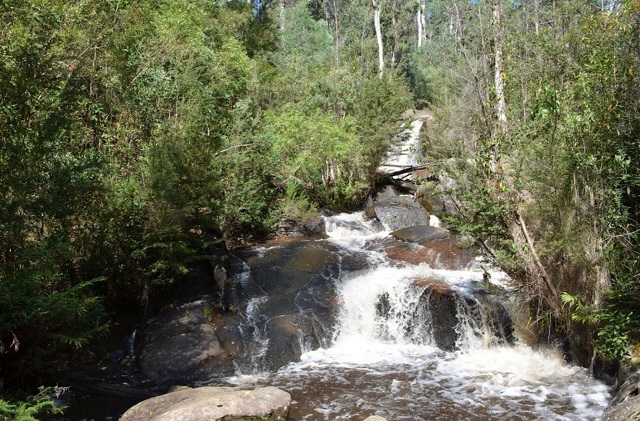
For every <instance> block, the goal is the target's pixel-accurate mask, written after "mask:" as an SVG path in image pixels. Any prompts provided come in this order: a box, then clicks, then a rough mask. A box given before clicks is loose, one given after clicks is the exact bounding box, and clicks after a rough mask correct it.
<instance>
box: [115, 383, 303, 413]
mask: <svg viewBox="0 0 640 421" xmlns="http://www.w3.org/2000/svg"><path fill="white" fill-rule="evenodd" d="M290 404H291V395H289V393H287V392H285V391H284V390H281V389H278V388H276V387H271V386H269V387H263V388H259V389H254V390H243V389H240V388H237V387H213V386H206V387H200V388H197V389H191V388H182V389H179V390H177V391H175V392H171V393H167V394H166V395H161V396H156V397H155V398H151V399H147V400H146V401H142V402H140V403H139V404H137V405H135V406H133V407H131V408H130V409H129V410H128V411H127V412H125V413H124V415H122V417H121V418H120V421H143V420H145V421H149V420H153V421H202V420H210V421H214V420H224V421H262V420H264V421H285V420H286V419H287V415H288V413H289V406H290Z"/></svg>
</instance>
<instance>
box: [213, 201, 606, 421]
mask: <svg viewBox="0 0 640 421" xmlns="http://www.w3.org/2000/svg"><path fill="white" fill-rule="evenodd" d="M325 225H326V229H327V234H328V236H329V239H328V240H318V243H317V244H316V245H314V247H316V246H317V247H321V248H323V250H330V251H331V253H333V255H335V256H337V258H336V261H337V262H338V266H339V267H340V270H337V271H333V272H331V271H329V272H328V273H327V274H325V276H324V278H323V279H324V281H323V282H325V284H323V285H325V286H326V285H330V286H331V287H330V288H329V289H331V288H333V292H332V294H335V297H334V298H332V299H330V300H328V301H331V300H333V301H335V302H336V303H337V307H338V308H337V310H336V314H335V317H333V318H328V319H326V320H325V319H322V317H320V316H322V314H321V313H322V312H323V311H325V310H326V307H322V306H319V307H317V308H309V309H306V310H305V309H302V312H301V313H300V314H303V315H304V318H300V317H298V318H297V319H294V320H296V323H295V325H296V326H302V328H301V329H300V333H299V335H298V337H297V339H294V340H293V341H297V344H296V346H297V347H299V349H300V357H299V361H293V362H291V363H289V364H286V365H284V366H282V367H280V368H279V369H278V370H268V369H264V368H263V369H261V368H260V367H258V366H257V365H256V360H255V359H254V362H253V364H248V365H245V366H244V367H242V366H241V368H240V369H239V371H238V373H237V375H236V376H233V377H231V378H226V379H224V381H223V382H224V383H232V384H244V385H247V384H248V385H264V384H270V385H275V386H279V387H281V388H283V389H285V390H288V391H289V392H290V393H291V394H292V396H293V399H294V401H293V403H292V408H291V412H290V416H291V418H292V419H296V420H310V421H313V420H352V419H364V418H366V416H368V415H373V414H377V415H380V416H383V417H386V418H387V419H390V420H430V419H433V420H436V419H438V420H441V419H450V420H462V419H465V420H486V419H507V418H508V419H522V420H548V419H558V420H596V419H599V417H600V415H601V413H602V411H603V410H604V408H605V406H606V404H607V402H608V398H609V390H608V387H607V386H606V385H604V384H602V383H600V382H599V381H597V380H594V379H593V378H591V377H589V376H588V374H587V372H586V370H585V369H584V368H581V367H577V366H571V365H569V364H567V363H566V362H565V361H564V360H563V358H562V355H561V354H560V353H559V352H558V351H557V350H554V349H544V348H538V349H533V348H531V347H529V346H527V345H524V344H520V343H519V342H518V340H517V338H514V335H513V329H512V326H511V319H510V317H509V312H508V305H509V302H508V300H501V299H500V298H499V297H496V296H495V295H492V294H489V293H487V292H486V290H484V289H483V288H482V285H481V284H482V282H483V270H484V268H483V269H482V270H481V269H480V266H479V264H478V265H476V267H473V265H472V267H465V268H451V269H442V268H440V269H433V268H431V267H429V266H428V265H427V264H425V263H421V264H411V263H406V262H401V261H397V260H391V259H389V258H388V256H387V255H386V254H385V252H384V247H381V246H380V243H381V242H382V243H384V241H386V239H388V238H389V237H388V232H386V231H385V229H384V227H383V226H381V225H380V224H379V223H375V222H373V221H371V220H368V219H367V218H366V217H364V215H363V214H362V213H357V214H349V215H347V214H342V215H336V216H333V217H328V218H327V219H326V224H325ZM354 256H359V258H360V260H364V261H365V263H362V264H359V265H355V267H353V265H352V266H351V267H350V268H348V269H347V268H345V267H343V266H345V265H344V262H345V261H346V260H347V259H352V260H353V258H354ZM489 273H490V277H491V281H492V282H493V283H496V284H500V285H501V286H507V284H508V277H507V275H506V274H504V273H502V272H500V271H499V270H489ZM244 276H246V274H245V275H244ZM313 291H315V293H317V292H318V291H319V290H313ZM307 295H309V294H308V291H307ZM311 295H313V294H311ZM307 298H308V296H307ZM264 300H266V298H258V299H256V300H255V301H253V302H250V306H249V307H250V308H249V309H247V311H246V316H245V322H244V325H243V326H244V327H243V329H246V331H247V334H248V335H253V336H254V337H255V338H256V340H258V341H260V342H261V343H262V344H263V346H262V348H260V349H263V350H265V349H266V348H267V346H266V345H265V344H266V343H268V341H269V339H267V337H266V335H265V332H266V331H267V330H268V329H266V328H265V326H267V325H268V323H269V321H268V317H267V316H264V315H261V314H260V313H259V311H260V308H261V306H262V305H263V304H264V302H265V301H264ZM296 302H297V304H296V305H297V306H298V307H300V306H304V302H305V301H304V300H297V301H296ZM298 310H301V309H298ZM314 312H315V313H314ZM278 317H280V316H278ZM303 319H304V320H307V319H311V320H314V323H315V324H308V323H303V322H301V320H303ZM310 325H313V326H315V327H314V328H313V329H311V330H312V331H313V332H310V331H309V329H306V328H304V326H310ZM319 325H322V326H321V328H318V326H319ZM319 332H320V333H319ZM308 335H315V336H314V338H313V339H312V340H310V339H309V338H308V337H307V336H308ZM318 335H320V336H322V335H324V336H323V337H317V336H318ZM254 357H255V355H254ZM264 358H265V355H264V353H262V354H260V355H259V356H258V360H259V359H264ZM248 367H251V368H250V369H249V368H248ZM205 383H207V384H218V383H220V380H219V379H216V380H211V381H210V382H205Z"/></svg>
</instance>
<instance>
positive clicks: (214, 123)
mask: <svg viewBox="0 0 640 421" xmlns="http://www.w3.org/2000/svg"><path fill="white" fill-rule="evenodd" d="M264 6H265V7H263V8H262V9H261V10H260V11H259V13H256V11H254V10H253V9H252V5H251V4H248V3H247V2H240V1H238V2H227V1H204V0H196V1H182V0H171V1H168V0H167V1H122V0H98V1H82V0H79V1H63V0H37V1H23V0H9V1H5V2H2V4H1V5H0V22H2V23H1V24H0V85H2V87H3V88H2V91H0V140H1V143H0V184H1V185H2V187H3V194H2V198H1V199H0V309H1V313H0V387H2V388H3V389H2V395H3V396H11V397H19V396H20V393H19V392H20V391H23V392H29V391H31V392H33V387H34V386H37V385H39V384H50V383H51V382H53V381H55V378H56V376H57V374H58V373H60V372H63V371H64V370H65V369H66V367H67V364H68V361H70V360H71V359H72V358H73V355H74V353H76V352H78V351H79V350H80V349H81V348H82V347H83V346H85V345H86V344H87V343H89V341H90V340H91V339H93V338H96V337H98V336H100V335H101V334H104V333H105V331H106V330H107V328H108V317H107V315H108V314H110V313H111V312H114V311H129V312H130V311H132V310H133V311H136V309H137V310H138V311H140V313H144V312H146V310H147V308H148V306H150V305H153V304H154V302H156V297H158V296H159V295H161V294H166V293H167V291H170V287H171V284H172V282H173V281H174V280H175V279H176V277H178V276H180V275H181V274H183V273H185V272H186V270H187V265H188V264H189V260H190V259H193V258H197V256H198V255H200V254H202V253H203V252H204V251H205V250H206V248H207V247H208V246H211V245H217V246H219V247H222V246H224V245H226V246H231V247H235V246H238V245H241V244H243V243H245V242H246V241H248V240H254V239H258V238H260V237H261V236H264V235H265V234H267V233H269V232H271V231H272V230H273V229H274V227H275V226H276V225H277V224H278V222H279V221H280V220H281V219H283V218H288V217H302V216H304V215H306V214H309V213H311V212H313V211H314V210H316V209H319V208H321V207H326V206H331V207H334V208H353V207H356V206H359V205H360V204H361V203H362V201H363V200H364V198H365V197H366V195H367V194H368V192H369V191H370V189H371V187H372V186H373V175H374V174H373V173H374V170H375V167H376V165H377V163H378V162H379V160H380V157H381V154H382V153H384V151H385V150H386V146H387V144H388V142H389V141H390V138H391V135H392V134H394V133H395V132H396V131H397V130H398V127H399V124H400V121H399V116H400V115H401V113H402V111H403V110H404V109H406V108H408V107H410V106H411V95H410V93H409V89H408V86H407V85H406V84H405V82H404V81H403V78H402V77H401V76H400V75H397V74H395V73H394V72H390V73H389V74H388V75H385V77H384V78H379V77H378V74H377V72H376V71H375V64H373V63H369V62H368V61H366V60H362V57H364V56H368V55H371V51H373V49H372V48H373V45H374V44H373V43H371V42H370V41H366V40H369V39H370V38H371V37H372V29H370V28H366V30H365V29H364V28H357V29H355V31H356V33H357V35H355V36H353V37H351V38H349V39H345V38H341V39H340V40H338V42H336V38H335V34H334V33H333V32H332V31H330V30H329V28H328V26H327V22H326V21H324V20H322V18H323V16H322V15H317V13H316V14H312V12H313V10H315V9H314V7H313V5H311V6H308V5H307V3H305V2H300V4H299V5H297V6H296V5H293V6H291V7H288V8H287V13H286V14H285V17H286V20H287V25H286V27H285V28H286V29H285V30H284V31H280V30H279V28H278V23H277V18H278V11H277V10H274V7H272V5H269V4H266V3H265V4H264ZM316 6H317V5H316ZM316 12H317V10H316ZM346 12H347V11H346V10H345V13H346ZM348 13H349V14H351V16H352V19H354V20H360V19H362V17H363V16H364V17H365V19H368V17H367V16H368V13H369V10H368V8H367V7H365V6H364V5H362V4H361V5H354V7H353V9H352V10H351V9H350V10H349V11H348ZM363 40H365V41H364V42H363ZM337 48H341V51H338V50H337ZM337 55H339V60H338V61H339V63H337V62H336V60H335V57H336V56H337ZM0 402H1V403H2V405H3V406H2V411H4V412H3V415H2V416H3V417H9V418H11V417H18V418H20V416H22V415H21V414H22V413H23V412H24V414H27V413H28V414H32V415H34V414H36V413H37V411H38V410H40V409H45V407H47V404H45V403H43V402H41V401H38V402H39V403H38V402H35V401H34V402H32V403H29V402H28V401H25V402H23V403H21V404H16V405H13V404H10V403H7V402H5V401H0ZM25 411H26V412H25ZM29 411H31V412H29ZM24 414H23V415H24ZM28 414H27V415H28ZM27 415H24V416H27Z"/></svg>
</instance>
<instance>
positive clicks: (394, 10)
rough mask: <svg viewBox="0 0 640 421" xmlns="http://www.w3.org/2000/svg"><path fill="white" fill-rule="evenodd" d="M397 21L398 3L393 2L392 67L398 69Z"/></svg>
mask: <svg viewBox="0 0 640 421" xmlns="http://www.w3.org/2000/svg"><path fill="white" fill-rule="evenodd" d="M397 23H398V21H397V19H396V2H395V0H393V2H392V3H391V31H392V32H391V33H392V35H393V36H392V43H391V67H392V68H394V67H396V50H397V46H398V27H397Z"/></svg>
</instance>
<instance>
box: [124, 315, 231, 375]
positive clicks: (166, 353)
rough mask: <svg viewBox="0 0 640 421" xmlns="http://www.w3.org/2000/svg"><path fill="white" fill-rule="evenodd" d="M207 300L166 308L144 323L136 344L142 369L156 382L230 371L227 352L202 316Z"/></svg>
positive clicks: (229, 360)
mask: <svg viewBox="0 0 640 421" xmlns="http://www.w3.org/2000/svg"><path fill="white" fill-rule="evenodd" d="M205 309H207V304H204V303H202V304H198V305H195V306H182V307H179V308H177V309H174V310H171V311H168V312H165V313H163V314H161V315H159V316H158V317H156V318H155V319H153V320H152V321H150V322H149V323H147V325H146V326H145V327H144V329H143V331H142V334H141V339H140V341H139V343H137V344H136V348H137V349H138V355H139V356H138V363H139V367H140V371H141V373H142V374H143V375H144V376H145V377H146V378H148V379H150V380H153V381H154V382H155V383H156V384H158V385H166V384H170V383H173V382H176V381H185V380H197V379H202V378H207V377H209V376H211V375H228V374H231V373H233V365H232V361H231V358H230V357H229V354H228V353H227V351H226V350H225V349H224V347H223V346H222V345H221V343H220V341H219V340H218V337H217V336H216V333H215V331H214V328H213V326H212V324H211V322H210V321H209V319H208V317H207V316H205V311H206V310H205Z"/></svg>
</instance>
